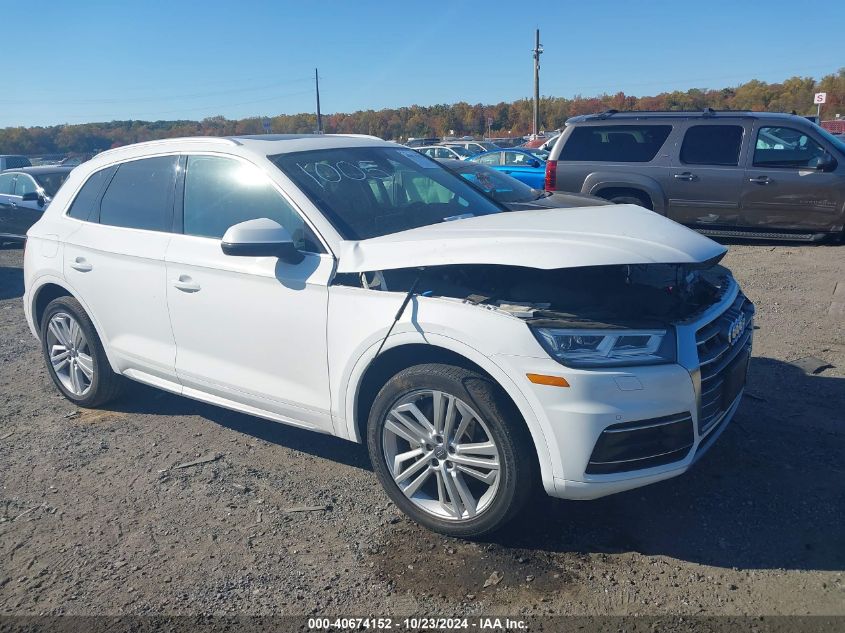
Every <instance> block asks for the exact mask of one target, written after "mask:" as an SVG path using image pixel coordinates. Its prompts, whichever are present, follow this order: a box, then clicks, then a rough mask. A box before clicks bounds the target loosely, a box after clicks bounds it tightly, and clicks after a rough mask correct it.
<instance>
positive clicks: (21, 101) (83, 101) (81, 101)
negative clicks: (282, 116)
mask: <svg viewBox="0 0 845 633" xmlns="http://www.w3.org/2000/svg"><path fill="white" fill-rule="evenodd" d="M305 81H309V82H310V81H311V79H310V78H304V79H291V80H288V81H284V82H275V83H272V84H265V85H263V86H254V87H252V88H230V89H227V90H216V91H213V92H195V93H192V94H184V95H173V94H166V95H161V96H155V97H151V96H147V97H121V98H119V99H68V100H64V101H60V100H56V99H54V98H52V97H50V98H49V99H50V104H51V105H82V104H88V103H137V102H154V101H159V100H161V99H169V100H180V99H198V98H199V99H202V98H206V97H214V96H219V95H225V94H234V93H239V92H252V91H255V90H269V89H271V88H279V87H281V86H287V85H289V84H294V83H302V82H305ZM147 94H149V93H147ZM46 98H47V97H45V99H46ZM43 102H44V99H0V103H4V104H15V105H18V104H20V105H26V104H33V103H36V104H37V103H43Z"/></svg>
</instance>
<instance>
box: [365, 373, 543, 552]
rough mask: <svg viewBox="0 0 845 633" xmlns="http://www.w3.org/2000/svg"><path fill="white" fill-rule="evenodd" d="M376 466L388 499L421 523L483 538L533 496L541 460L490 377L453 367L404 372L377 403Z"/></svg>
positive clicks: (371, 439) (372, 430) (373, 422)
mask: <svg viewBox="0 0 845 633" xmlns="http://www.w3.org/2000/svg"><path fill="white" fill-rule="evenodd" d="M367 440H368V442H367V443H368V447H369V451H370V458H371V460H372V462H373V466H374V469H375V472H376V475H377V476H378V478H379V480H380V481H381V483H382V485H383V486H384V487H385V490H386V491H387V493H388V495H389V496H390V498H391V499H392V500H393V501H394V503H396V505H397V506H398V507H399V508H400V509H401V510H402V511H403V512H405V514H407V515H408V516H410V517H411V518H412V519H414V520H415V521H417V522H418V523H420V524H422V525H424V526H426V527H428V528H430V529H432V530H435V531H437V532H441V533H443V534H448V535H450V536H457V537H465V538H466V537H478V536H482V535H484V534H487V533H490V532H492V531H494V530H496V529H498V528H500V527H502V526H503V525H504V524H505V523H507V522H508V521H509V520H510V519H512V518H513V517H514V516H515V515H516V514H517V513H518V512H519V510H520V508H521V507H522V505H523V503H524V502H525V501H526V500H527V499H528V498H529V497H530V496H531V493H532V487H533V485H534V482H535V480H536V468H535V464H536V458H535V456H534V454H533V448H532V444H531V442H530V438H529V437H528V432H527V429H526V428H525V426H524V422H523V421H522V420H521V418H520V417H519V415H518V413H517V412H516V411H515V410H514V407H513V405H512V404H511V403H510V401H509V400H507V398H506V397H505V396H504V394H502V393H501V390H500V389H499V388H498V386H497V385H495V384H494V383H493V381H491V380H490V379H489V378H487V377H486V376H483V375H481V374H479V373H477V372H474V371H472V370H468V369H464V368H461V367H455V366H451V365H441V364H427V365H417V366H414V367H410V368H408V369H405V370H403V371H401V372H399V373H398V374H396V375H395V376H394V377H393V378H391V379H390V381H388V383H387V384H386V385H385V386H384V387H383V388H382V389H381V391H380V392H379V394H378V396H376V399H375V401H374V403H373V407H372V410H371V413H370V419H369V426H368V438H367Z"/></svg>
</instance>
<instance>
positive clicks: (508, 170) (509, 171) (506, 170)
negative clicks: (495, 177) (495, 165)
mask: <svg viewBox="0 0 845 633" xmlns="http://www.w3.org/2000/svg"><path fill="white" fill-rule="evenodd" d="M502 173H503V174H509V173H511V170H510V169H503V170H502Z"/></svg>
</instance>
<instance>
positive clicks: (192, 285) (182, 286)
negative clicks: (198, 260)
mask: <svg viewBox="0 0 845 633" xmlns="http://www.w3.org/2000/svg"><path fill="white" fill-rule="evenodd" d="M173 287H174V288H176V289H177V290H181V291H182V292H198V291H199V290H200V289H201V288H202V286H200V285H199V284H198V283H197V282H195V281H194V280H193V279H192V278H191V276H190V275H179V279H176V280H174V281H173Z"/></svg>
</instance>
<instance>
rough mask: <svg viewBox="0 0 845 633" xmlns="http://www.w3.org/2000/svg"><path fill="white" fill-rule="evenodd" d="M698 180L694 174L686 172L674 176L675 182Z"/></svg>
mask: <svg viewBox="0 0 845 633" xmlns="http://www.w3.org/2000/svg"><path fill="white" fill-rule="evenodd" d="M696 178H698V176H696V175H695V174H691V173H690V172H688V171H685V172H683V173H681V174H675V180H686V181H687V182H689V181H692V180H695V179H696Z"/></svg>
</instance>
